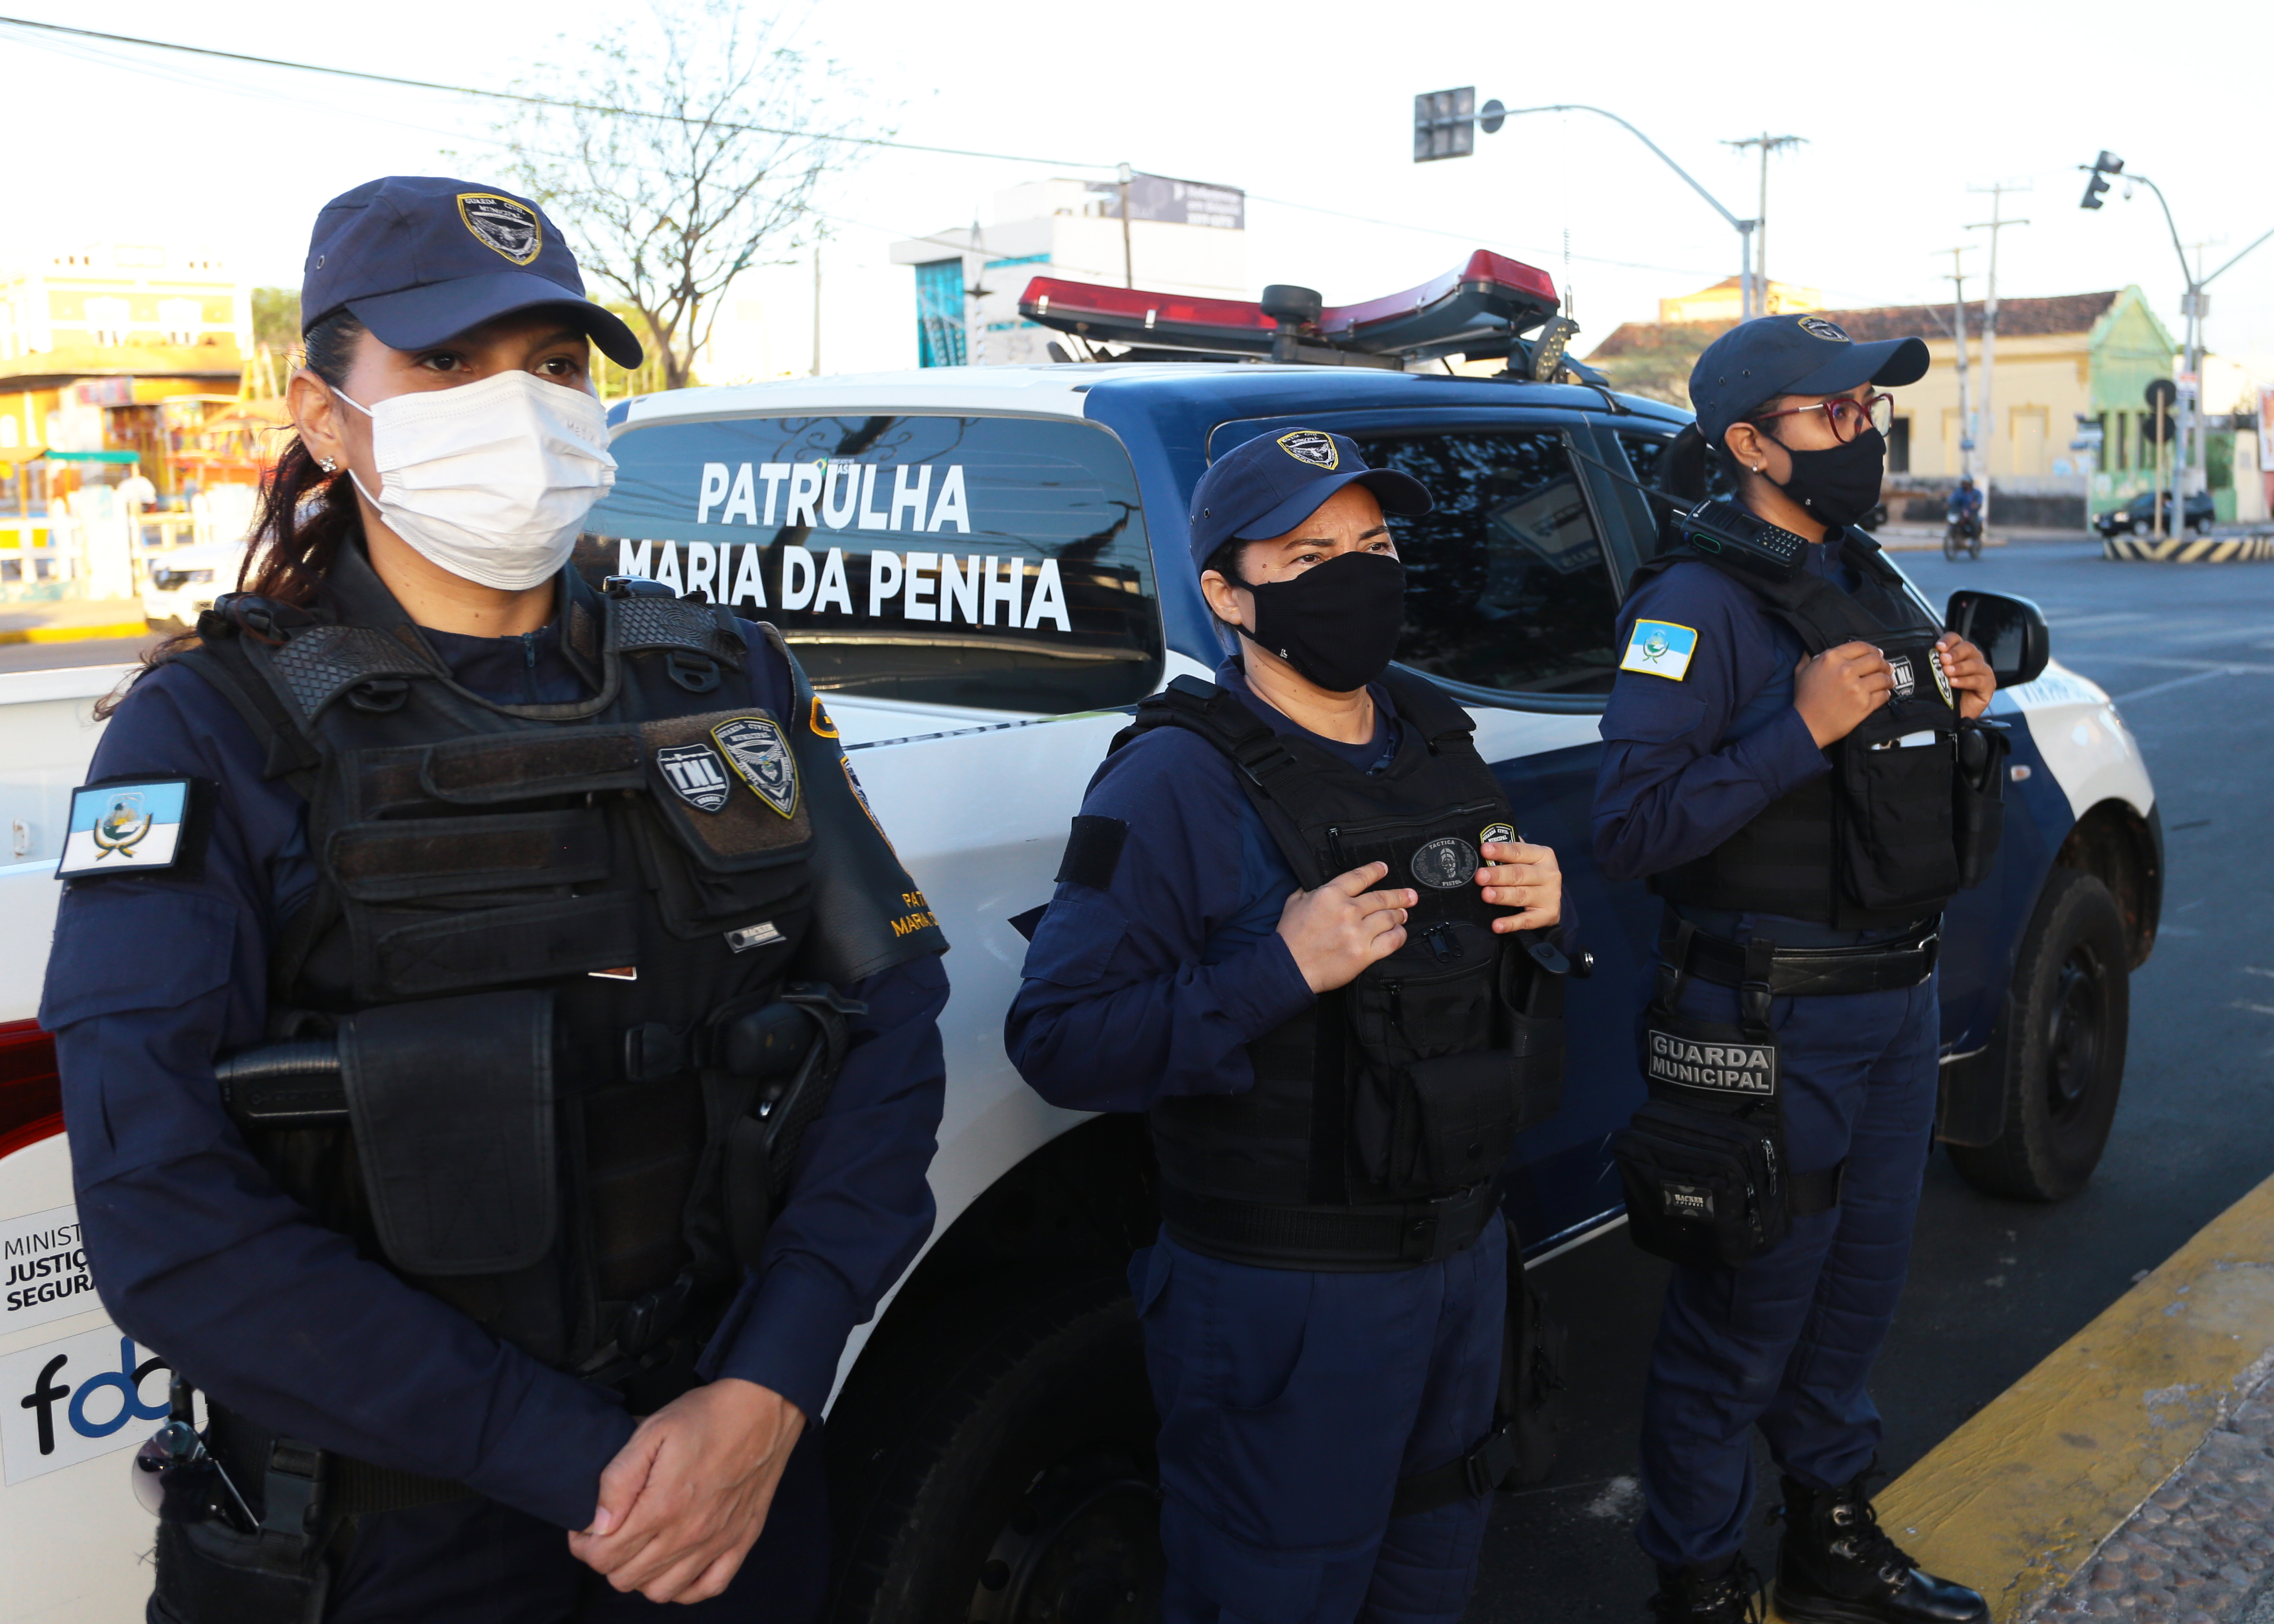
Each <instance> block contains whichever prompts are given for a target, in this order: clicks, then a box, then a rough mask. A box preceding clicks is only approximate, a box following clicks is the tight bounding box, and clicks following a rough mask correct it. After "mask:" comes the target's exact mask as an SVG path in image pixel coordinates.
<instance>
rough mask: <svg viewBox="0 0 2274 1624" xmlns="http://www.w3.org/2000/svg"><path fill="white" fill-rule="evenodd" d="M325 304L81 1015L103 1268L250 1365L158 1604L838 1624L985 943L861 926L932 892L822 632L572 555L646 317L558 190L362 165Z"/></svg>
mask: <svg viewBox="0 0 2274 1624" xmlns="http://www.w3.org/2000/svg"><path fill="white" fill-rule="evenodd" d="M301 308H302V310H303V311H304V312H305V318H306V347H307V363H306V366H305V369H304V370H302V371H301V372H297V374H296V375H295V376H294V378H293V380H292V383H291V391H290V403H291V407H292V411H293V417H294V420H295V423H296V425H297V429H298V434H297V438H296V439H295V440H292V441H291V442H290V444H289V445H288V447H286V449H285V451H284V453H283V455H282V459H281V461H280V462H279V464H278V467H277V470H276V471H275V475H274V476H273V477H272V478H271V480H270V481H269V483H268V485H267V486H266V487H265V489H264V492H263V505H262V508H261V519H260V528H259V530H257V532H256V536H255V540H254V545H253V549H252V554H251V557H250V560H249V561H248V564H247V567H246V572H245V575H246V579H245V586H246V589H247V590H246V591H245V592H244V593H240V594H238V595H237V596H235V597H233V598H227V599H224V600H223V602H222V605H220V606H219V608H218V609H217V610H216V612H215V613H209V614H207V616H205V617H204V618H203V619H202V620H201V621H200V627H199V634H200V635H199V636H198V638H196V639H194V640H192V639H184V640H181V641H180V642H179V643H177V644H176V645H173V646H172V647H170V648H169V650H167V651H166V652H165V653H163V654H162V655H161V657H160V658H157V659H156V660H155V662H154V664H153V665H151V667H150V668H149V669H148V670H147V671H146V672H144V673H142V675H141V677H140V680H138V681H137V682H136V683H135V684H134V686H133V688H132V690H131V691H130V692H128V693H127V694H126V695H125V696H124V698H123V700H121V701H120V702H119V703H117V708H116V712H115V714H114V715H113V716H112V718H111V720H110V723H109V730H108V732H107V733H105V734H104V735H103V738H102V742H101V744H100V746H99V747H98V748H97V751H96V755H95V758H94V766H93V772H92V778H93V781H94V786H99V787H95V788H92V789H90V790H88V791H83V792H81V793H80V797H79V801H80V802H81V805H80V807H79V808H76V810H77V811H78V813H79V816H75V818H74V823H75V824H79V825H83V826H84V827H85V828H86V829H87V839H86V840H85V841H84V842H81V841H79V839H78V838H77V837H75V838H74V845H73V846H72V848H71V850H70V851H69V852H67V853H66V857H65V860H64V864H63V868H62V870H61V872H62V874H63V875H64V878H65V879H66V880H67V882H68V884H67V889H66V891H65V892H64V898H63V900H62V906H61V909H60V914H59V917H58V923H57V927H56V940H55V948H54V952H53V957H52V959H51V962H50V966H49V978H48V984H47V991H46V999H45V1003H44V1005H43V1007H42V1010H41V1017H42V1019H43V1020H44V1022H45V1024H47V1025H48V1026H49V1027H50V1028H52V1029H53V1030H54V1031H55V1032H56V1038H57V1050H58V1055H59V1057H60V1064H61V1070H62V1075H63V1086H64V1095H65V1099H66V1101H67V1106H66V1109H67V1113H68V1120H69V1123H70V1133H71V1141H72V1163H73V1169H74V1174H75V1178H76V1183H77V1188H78V1192H79V1214H80V1217H81V1220H82V1222H83V1223H84V1224H85V1228H86V1235H87V1246H88V1251H89V1255H90V1258H91V1260H92V1263H93V1267H94V1278H95V1282H96V1285H97V1289H99V1291H100V1292H101V1295H102V1300H103V1303H104V1304H105V1306H106V1307H107V1308H108V1309H109V1311H110V1312H112V1314H113V1315H114V1316H115V1317H116V1319H117V1321H118V1323H119V1325H120V1326H121V1327H123V1328H124V1329H125V1330H127V1331H129V1332H131V1333H132V1335H134V1336H135V1337H136V1338H137V1339H139V1340H140V1341H142V1342H146V1343H147V1344H149V1345H151V1346H152V1347H154V1348H156V1349H159V1350H162V1352H163V1355H164V1357H166V1358H167V1359H168V1360H169V1362H170V1363H171V1365H173V1367H174V1368H175V1370H176V1371H177V1373H178V1378H179V1379H180V1381H181V1383H184V1384H186V1383H193V1384H194V1385H195V1387H197V1388H199V1389H202V1390H203V1391H204V1392H205V1393H206V1395H207V1401H208V1406H209V1410H208V1413H209V1415H210V1417H211V1422H210V1425H209V1426H208V1428H207V1433H206V1439H205V1445H206V1446H207V1447H208V1448H209V1453H210V1457H211V1458H210V1460H200V1459H197V1458H196V1453H197V1451H196V1449H195V1448H194V1447H192V1446H191V1445H189V1444H187V1443H185V1442H184V1441H183V1440H182V1439H181V1438H180V1437H179V1436H177V1439H176V1441H175V1442H174V1444H172V1445H171V1446H169V1450H170V1453H169V1454H167V1455H162V1456H161V1457H159V1458H157V1459H154V1460H152V1461H151V1462H150V1463H151V1464H152V1465H153V1466H156V1465H159V1464H162V1463H163V1462H166V1461H170V1462H171V1464H170V1465H169V1467H168V1468H167V1470H165V1471H163V1472H158V1473H154V1477H155V1478H156V1480H157V1481H158V1482H159V1483H160V1484H161V1485H162V1498H163V1502H164V1511H163V1514H162V1520H161V1523H160V1527H159V1538H158V1558H157V1565H156V1593H155V1595H154V1598H153V1600H152V1603H151V1606H150V1616H151V1617H152V1619H153V1620H165V1621H169V1624H265V1621H266V1620H293V1621H294V1624H308V1621H310V1620H316V1619H318V1618H322V1619H328V1620H374V1619H381V1618H384V1619H388V1620H400V1619H404V1618H418V1619H422V1620H429V1621H431V1624H453V1621H456V1620H530V1621H531V1624H537V1621H539V1620H569V1619H576V1620H588V1619H602V1618H607V1619H614V1618H629V1617H632V1616H641V1617H645V1616H651V1615H652V1616H658V1617H660V1616H663V1614H662V1613H661V1612H660V1610H659V1608H658V1607H657V1606H656V1605H655V1604H659V1603H666V1602H674V1603H680V1604H696V1605H694V1606H693V1609H692V1616H699V1617H704V1618H717V1619H722V1620H723V1619H734V1620H761V1619H763V1620H807V1619H810V1618H813V1617H815V1616H817V1613H818V1611H819V1607H820V1604H821V1596H822V1588H823V1585H824V1583H825V1566H826V1560H827V1525H826V1519H825V1507H824V1503H823V1486H822V1477H821V1472H820V1463H819V1458H818V1435H819V1419H820V1412H821V1408H822V1405H823V1403H824V1402H825V1400H826V1399H827V1397H828V1395H829V1391H830V1387H831V1385H832V1381H833V1380H834V1377H835V1372H836V1367H837V1364H838V1361H839V1358H840V1355H841V1353H842V1351H843V1349H844V1346H845V1342H846V1339H847V1335H848V1333H849V1332H850V1331H851V1330H852V1329H853V1327H855V1325H856V1324H858V1323H859V1322H860V1321H861V1320H862V1319H865V1318H866V1317H867V1316H868V1315H869V1314H870V1312H872V1311H873V1310H874V1308H875V1306H876V1304H877V1300H878V1298H879V1297H880V1296H881V1294H882V1293H883V1292H884V1291H885V1289H886V1288H887V1286H888V1285H889V1284H890V1283H891V1282H892V1280H893V1279H894V1278H895V1277H896V1276H897V1274H899V1272H900V1270H901V1269H902V1268H903V1267H905V1266H906V1264H907V1262H908V1260H909V1259H910V1258H911V1257H912V1256H913V1255H914V1254H915V1251H916V1249H917V1247H918V1245H919V1244H921V1242H922V1238H923V1237H924V1236H925V1234H926V1233H927V1231H928V1229H929V1228H930V1223H931V1220H932V1211H933V1209H932V1204H931V1199H930V1194H929V1192H928V1191H927V1188H926V1185H925V1179H924V1174H925V1169H926V1166H927V1164H928V1163H929V1162H930V1156H931V1153H932V1149H933V1143H934V1134H935V1132H936V1129H937V1124H938V1121H939V1116H940V1109H941V1101H942V1091H943V1074H942V1062H941V1054H940V1041H939V1036H938V1032H937V1023H936V1018H937V1014H938V1012H939V1011H940V1009H941V1008H942V1007H943V1005H944V1004H945V999H946V996H947V989H946V982H945V977H944V975H943V974H942V972H941V969H940V966H939V961H938V958H937V954H938V952H939V951H941V949H942V947H943V946H944V944H942V943H941V942H940V941H939V939H938V937H937V932H936V931H932V932H929V933H927V932H924V931H921V930H919V931H916V932H915V933H913V936H914V941H915V944H914V946H913V948H910V947H907V946H894V945H890V944H892V943H893V942H895V941H896V940H897V941H907V940H908V939H909V938H907V937H901V938H895V936H894V934H893V932H892V930H891V929H890V928H889V926H890V924H891V922H892V921H890V920H888V919H885V918H884V917H883V916H882V914H881V912H880V910H881V908H882V907H883V906H884V901H883V899H882V898H875V899H873V900H874V902H875V906H870V900H872V899H866V898H860V897H855V898H849V899H847V898H843V897H842V896H840V897H839V898H837V900H838V901H839V902H840V903H847V906H845V908H844V910H843V912H844V917H845V918H846V919H847V920H850V921H853V922H852V923H850V924H847V925H840V924H837V923H832V924H831V925H829V926H827V927H821V926H816V925H814V924H813V923H812V920H813V917H814V915H815V914H816V912H817V908H816V898H817V896H818V897H819V898H820V899H821V900H822V901H824V902H828V901H830V900H831V899H832V898H831V895H830V893H831V891H832V887H837V888H838V889H839V890H840V891H841V890H842V886H843V883H844V876H845V874H846V873H847V872H848V871H857V870H858V869H859V868H862V866H864V865H865V866H868V867H870V868H872V869H874V871H875V872H877V873H878V874H881V875H882V876H884V879H883V880H882V881H881V882H880V883H883V884H885V885H887V886H888V887H889V888H890V891H897V890H898V889H899V888H900V886H901V885H902V884H903V883H906V881H905V876H903V875H902V874H901V872H900V869H899V867H898V865H897V863H896V862H895V861H893V860H892V856H891V853H890V851H889V848H888V847H886V846H885V844H884V842H883V839H882V837H881V835H880V834H879V833H878V832H877V831H876V830H875V829H874V828H873V826H872V825H871V824H870V823H869V821H868V820H867V819H866V817H864V816H862V813H861V810H860V808H859V807H858V805H857V803H856V802H855V800H854V798H853V793H852V791H851V790H850V788H849V787H848V786H846V785H845V784H844V783H843V782H842V775H841V770H840V766H839V760H840V758H839V757H838V756H836V754H835V751H834V749H833V748H832V746H831V744H830V743H829V742H828V741H831V740H833V737H834V734H833V730H832V729H831V728H830V726H829V724H828V720H827V718H826V716H825V713H824V712H823V711H821V708H820V706H819V704H818V703H817V701H816V700H815V699H814V698H813V696H812V693H811V690H810V688H809V687H808V686H807V685H806V683H805V681H804V679H803V676H802V673H800V672H799V670H798V669H797V667H796V665H794V662H793V661H791V660H790V659H789V658H787V653H786V651H785V650H784V649H783V647H782V645H781V644H780V643H779V640H778V639H777V638H775V637H774V636H773V635H772V632H771V629H770V628H761V627H757V626H754V625H751V624H749V623H747V622H742V621H739V620H734V618H733V617H732V616H731V615H730V614H729V613H727V611H725V610H723V609H713V608H712V607H710V606H708V605H700V604H694V603H688V604H681V603H680V602H678V601H677V600H675V599H673V598H670V597H669V596H668V595H667V594H666V595H664V596H662V597H653V596H644V595H638V594H636V593H635V592H629V591H627V590H626V589H624V588H623V587H621V586H619V585H612V588H611V590H610V591H609V592H607V593H605V594H604V593H599V592H595V591H593V590H591V589H590V588H588V587H587V586H586V585H585V584H584V583H583V582H582V581H581V579H579V578H577V577H576V575H575V572H574V571H573V570H571V569H569V568H568V567H567V566H568V560H569V551H570V549H571V548H572V546H573V545H574V544H575V541H576V536H577V534H578V533H579V530H581V528H582V522H583V519H584V514H585V512H586V510H587V509H588V508H590V507H591V504H592V503H593V501H594V500H597V499H598V498H599V495H600V494H601V493H602V492H604V491H605V490H606V487H607V485H608V484H609V482H610V480H611V479H612V478H613V476H614V460H613V458H612V457H611V456H610V455H609V453H608V450H607V432H606V425H605V422H604V417H603V412H602V409H601V407H600V405H599V402H597V401H596V400H595V399H594V398H593V395H592V391H591V381H590V379H589V377H588V372H587V357H588V351H589V350H590V348H591V346H592V345H594V344H597V345H598V346H599V348H600V349H602V350H605V351H606V353H607V354H608V355H609V357H611V358H612V359H614V361H616V362H617V363H618V364H619V365H624V366H627V367H629V366H631V365H636V364H637V362H638V360H639V358H640V349H639V345H638V343H637V342H636V341H635V340H634V339H633V337H632V336H631V335H630V333H629V331H628V330H627V329H626V328H625V327H624V325H623V323H621V321H619V320H617V319H616V318H615V317H614V316H613V315H611V314H609V313H608V312H606V311H605V310H603V309H601V308H600V307H599V306H598V305H592V304H590V303H588V302H586V301H585V299H584V297H583V282H582V280H581V278H580V276H579V274H578V272H577V268H576V261H575V259H574V258H573V256H572V255H571V254H570V253H569V250H568V248H567V247H566V246H565V244H563V243H562V241H561V236H560V233H559V231H558V229H557V228H556V227H555V226H554V225H553V222H551V221H550V220H549V219H547V218H546V217H545V215H544V214H542V213H541V212H540V211H539V210H538V208H537V207H536V206H535V205H533V204H531V203H529V202H528V201H526V200H525V199H519V198H516V197H513V196H511V195H510V194H508V193H505V192H498V191H496V190H494V189H492V188H486V187H479V186H473V185H469V184H464V183H462V182H458V181H451V180H443V179H436V178H428V177H410V178H406V177H394V178H390V179H386V180H380V181H375V182H372V183H370V184H365V185H363V186H359V187H358V188H357V189H355V190H354V191H352V192H348V193H346V194H345V195H344V196H343V197H340V198H338V199H335V200H334V201H333V202H332V203H331V204H330V205H328V207H326V208H325V210H324V211H323V213H322V214H320V216H319V218H318V221H317V223H316V228H315V231H314V236H313V240H312V244H311V246H310V251H309V256H308V261H307V274H306V281H305V285H304V289H303V294H302V304H301ZM659 756H664V757H667V759H668V760H669V762H670V763H671V764H672V765H673V766H674V768H675V769H676V770H677V771H676V777H675V779H674V778H673V777H669V776H666V775H665V774H664V773H662V772H661V771H659V763H658V761H657V758H658V757H659ZM690 785H691V786H693V787H692V789H690V788H689V787H688V786H690ZM122 808H123V810H122ZM98 830H100V831H102V841H101V842H97V841H96V839H95V838H94V837H95V833H96V831H98ZM832 876H834V877H832ZM910 889H911V890H912V889H913V887H912V886H911V887H910ZM887 894H888V895H889V892H888V893H887ZM864 908H865V909H866V915H865V916H863V909H864ZM831 912H832V918H834V917H835V915H836V912H837V911H836V910H835V909H832V911H831ZM902 922H903V923H905V922H906V921H902ZM825 982H826V983H828V984H827V985H824V983H825ZM279 1041H287V1042H289V1043H290V1044H291V1045H294V1046H296V1047H294V1048H293V1049H290V1050H289V1051H286V1052H285V1054H284V1055H283V1056H282V1057H281V1058H280V1051H279V1049H277V1048H276V1045H277V1043H278V1042H279ZM770 1044H776V1045H779V1044H787V1046H788V1049H787V1052H789V1053H791V1054H792V1055H793V1056H797V1057H801V1058H800V1060H799V1064H804V1062H803V1059H802V1057H804V1056H825V1058H826V1060H827V1061H831V1062H835V1063H836V1071H835V1082H834V1087H833V1091H828V1092H824V1090H826V1089H827V1087H828V1081H829V1074H828V1066H827V1065H826V1064H824V1063H823V1062H821V1061H816V1062H815V1064H813V1065H812V1066H809V1067H808V1068H807V1069H805V1070H802V1071H795V1072H794V1073H792V1072H785V1071H782V1070H781V1069H780V1068H779V1067H778V1066H776V1065H774V1064H772V1061H771V1060H770V1059H769V1056H770V1055H772V1054H773V1053H775V1052H776V1050H774V1049H769V1048H768V1045H770ZM737 1045H740V1047H739V1048H738V1047H737ZM293 1054H297V1055H299V1056H302V1057H303V1058H302V1059H301V1060H298V1061H292V1060H290V1055H293ZM311 1054H313V1055H315V1056H319V1057H320V1058H319V1059H318V1060H317V1061H316V1062H314V1063H312V1064H313V1070H310V1064H311V1063H309V1062H308V1061H306V1059H305V1056H309V1055H311ZM217 1071H218V1072H219V1074H220V1075H219V1076H218V1077H217ZM793 1081H794V1085H795V1089H796V1092H794V1093H790V1092H782V1091H783V1090H785V1089H788V1088H789V1087H790V1086H791V1084H792V1082H793ZM761 1100H764V1101H771V1102H776V1103H779V1104H780V1105H781V1110H780V1111H779V1112H777V1113H775V1117H776V1120H777V1122H778V1124H779V1132H772V1135H771V1137H770V1136H769V1124H767V1123H764V1122H761V1121H760V1120H759V1119H758V1117H757V1116H756V1115H753V1114H752V1113H753V1112H754V1111H755V1110H756V1109H757V1106H756V1102H757V1101H761ZM784 1136H787V1137H784ZM761 1141H762V1143H761ZM752 1144H755V1145H757V1146H758V1149H757V1151H756V1152H755V1153H749V1154H746V1152H745V1149H744V1148H743V1147H745V1146H747V1145H752ZM769 1219H770V1220H771V1226H770V1228H769V1227H768V1220H769ZM187 1394H188V1388H187V1387H186V1386H185V1385H178V1384H177V1398H178V1400H179V1402H180V1403H181V1405H182V1406H183V1407H184V1409H185V1408H186V1404H187ZM177 1413H180V1411H178V1410H177ZM153 1447H156V1446H155V1445H154V1446H153ZM145 1453H146V1456H147V1455H148V1454H149V1451H147V1450H146V1452H145ZM215 1462H217V1463H218V1469H219V1470H218V1473H216V1471H215V1464H214V1463H215ZM222 1474H225V1475H226V1478H227V1482H226V1483H223V1482H222V1480H221V1475H222ZM673 1616H678V1617H685V1616H690V1614H689V1613H675V1614H674V1615H673Z"/></svg>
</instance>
